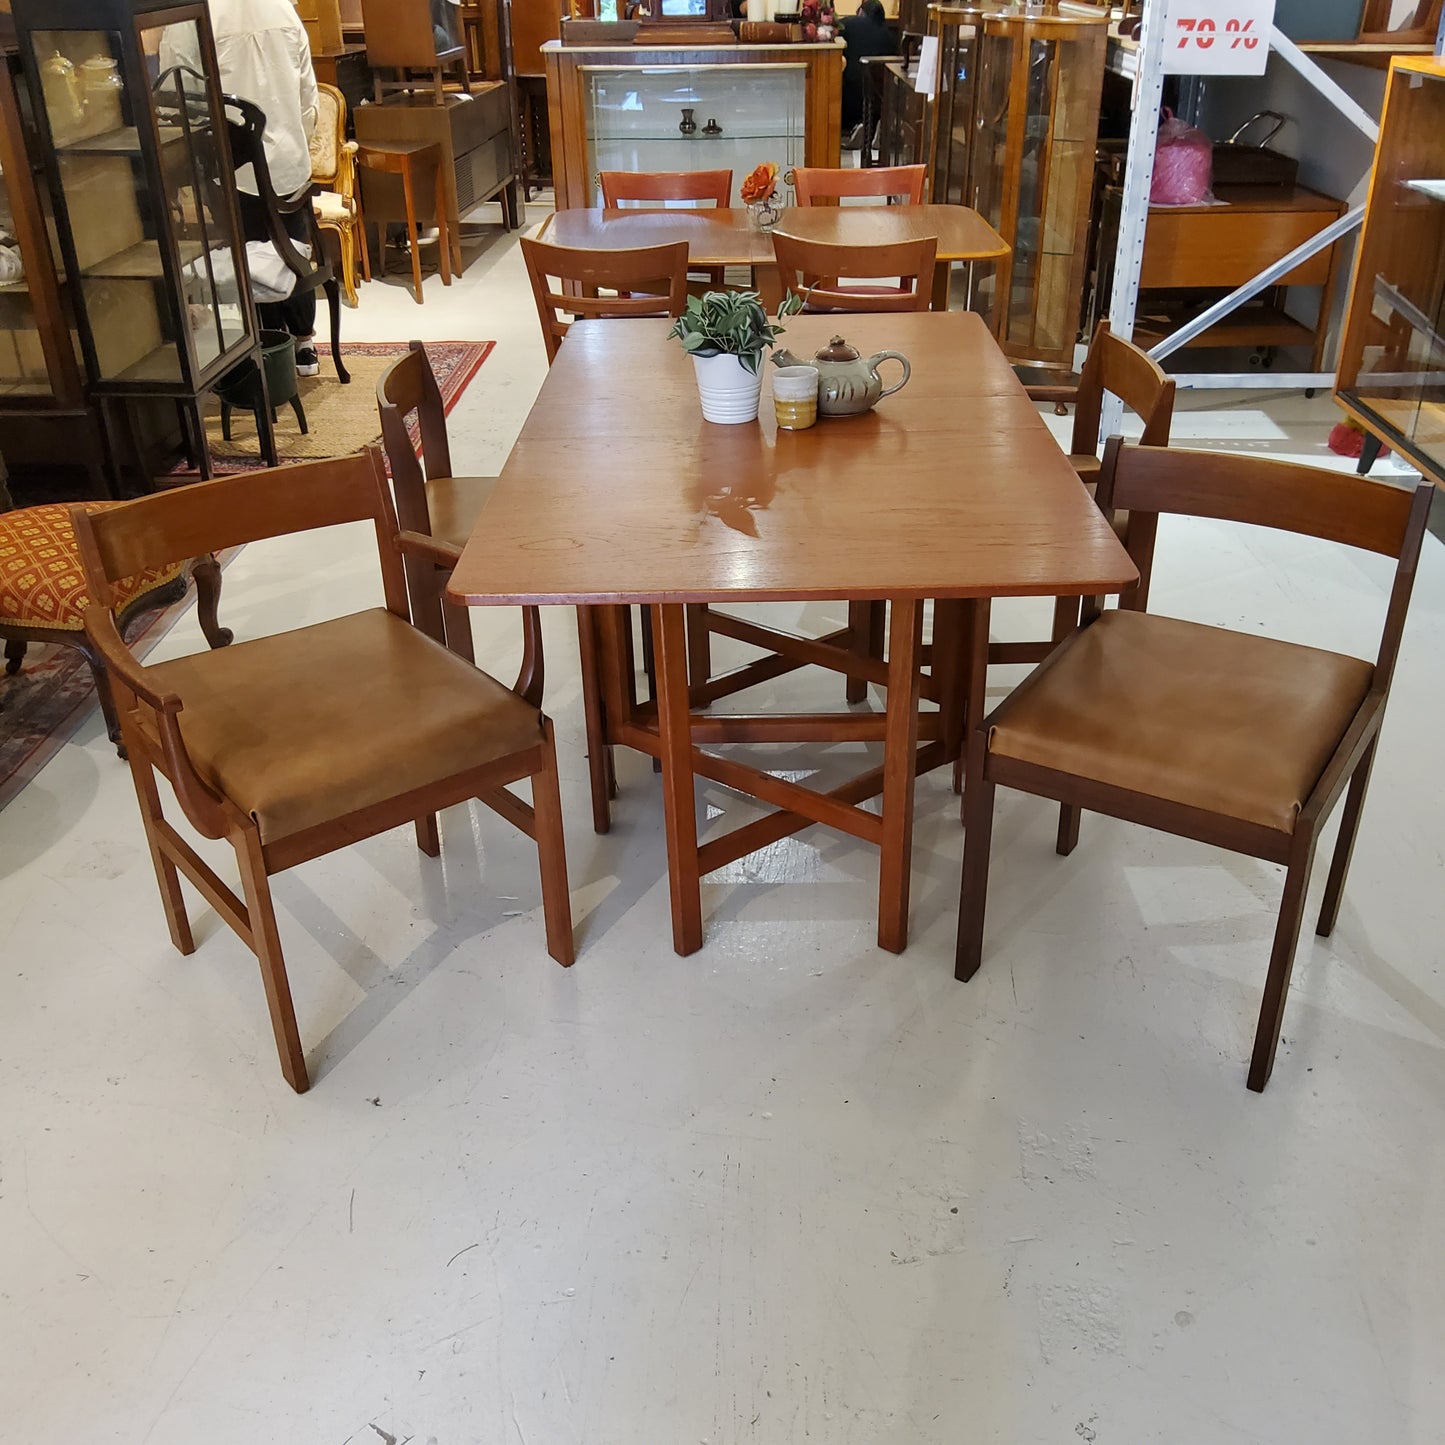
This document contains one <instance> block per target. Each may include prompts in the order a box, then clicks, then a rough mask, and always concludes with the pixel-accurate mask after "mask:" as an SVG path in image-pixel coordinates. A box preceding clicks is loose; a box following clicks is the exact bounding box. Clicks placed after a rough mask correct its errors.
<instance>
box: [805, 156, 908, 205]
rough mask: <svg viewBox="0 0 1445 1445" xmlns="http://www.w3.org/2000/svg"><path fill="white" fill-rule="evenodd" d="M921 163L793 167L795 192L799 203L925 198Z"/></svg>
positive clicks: (906, 200)
mask: <svg viewBox="0 0 1445 1445" xmlns="http://www.w3.org/2000/svg"><path fill="white" fill-rule="evenodd" d="M923 173H924V168H923V167H922V166H856V167H855V166H843V167H841V168H836V169H835V168H834V167H831V166H794V167H793V194H794V195H795V196H796V197H797V200H798V204H799V205H800V206H811V205H812V204H813V202H814V201H819V200H829V201H831V200H837V199H838V198H839V197H840V196H899V197H901V198H902V200H903V201H904V203H905V204H907V205H910V206H916V205H919V204H920V203H921V202H922V200H923Z"/></svg>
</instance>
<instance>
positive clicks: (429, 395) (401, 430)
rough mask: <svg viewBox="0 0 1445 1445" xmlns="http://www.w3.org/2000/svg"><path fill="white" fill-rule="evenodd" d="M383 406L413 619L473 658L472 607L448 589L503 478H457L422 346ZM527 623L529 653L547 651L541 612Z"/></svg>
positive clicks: (527, 613) (403, 362)
mask: <svg viewBox="0 0 1445 1445" xmlns="http://www.w3.org/2000/svg"><path fill="white" fill-rule="evenodd" d="M376 409H377V412H378V414H379V416H380V418H381V441H382V445H383V446H384V447H385V448H386V459H387V464H388V466H389V467H390V470H391V487H392V493H393V495H394V497H395V498H396V516H397V523H398V525H399V526H400V527H401V534H400V542H401V551H402V556H403V558H404V559H405V561H406V586H407V595H408V596H409V597H410V599H411V620H412V622H413V623H415V624H416V626H417V627H419V628H420V629H421V630H422V631H423V632H425V633H426V634H427V636H428V637H432V638H435V639H436V641H438V642H445V643H446V645H447V646H448V647H450V648H451V649H452V651H453V652H455V653H457V654H458V655H459V656H461V657H465V658H466V659H467V660H468V661H470V660H471V659H472V657H473V655H474V654H473V650H472V627H471V616H470V613H469V610H468V609H467V608H465V607H458V606H456V605H455V604H454V603H451V602H448V601H447V600H446V597H445V593H444V589H445V587H446V581H447V578H448V577H450V575H451V572H452V569H453V568H454V567H455V566H456V564H457V562H458V560H459V559H460V557H461V555H462V548H463V547H465V546H466V543H467V539H468V538H469V537H470V536H471V535H472V529H473V527H474V526H475V525H476V520H477V514H478V513H479V512H480V511H481V510H482V506H483V504H484V503H485V502H486V500H487V498H488V497H489V496H490V495H491V492H492V488H493V486H494V485H495V484H496V478H495V477H456V476H453V475H452V456H451V445H450V443H449V441H448V439H447V418H446V406H445V403H444V402H443V401H442V394H441V388H440V387H438V386H437V380H436V375H435V373H433V371H432V368H431V362H430V361H429V360H428V359H427V354H426V347H425V346H423V345H422V343H421V342H420V341H413V342H412V343H411V346H410V349H409V350H408V352H407V354H406V355H405V356H403V357H402V358H401V359H400V360H399V361H394V362H393V363H392V364H391V365H390V366H389V367H387V369H386V370H385V371H384V372H383V373H382V374H381V377H380V379H379V380H378V381H377V383H376ZM413 417H415V418H416V424H417V430H418V432H419V433H420V437H421V457H420V458H418V457H417V454H416V447H415V445H414V444H413V442H412V439H411V432H410V421H411V418H413ZM523 624H524V627H525V629H526V631H527V637H528V647H529V649H530V650H536V649H538V648H540V637H541V632H540V622H539V619H538V615H537V609H536V608H535V607H529V608H524V609H523Z"/></svg>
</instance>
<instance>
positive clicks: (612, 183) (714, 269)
mask: <svg viewBox="0 0 1445 1445" xmlns="http://www.w3.org/2000/svg"><path fill="white" fill-rule="evenodd" d="M597 184H598V187H599V188H600V189H601V191H602V204H603V205H604V206H607V207H610V208H613V209H615V208H617V207H619V206H620V205H621V204H622V202H623V201H711V202H712V203H713V205H714V206H716V207H718V208H719V209H721V210H726V209H727V208H728V207H729V206H731V205H732V195H733V173H732V171H730V170H721V171H599V172H598V173H597ZM695 274H696V275H697V277H698V278H699V279H698V280H697V281H695V282H694V283H692V285H691V286H690V287H689V288H688V289H689V291H691V292H696V293H697V294H698V295H701V294H702V293H703V292H704V291H720V290H722V289H723V287H724V286H726V285H727V275H726V270H725V268H724V267H722V266H699V267H696V268H695Z"/></svg>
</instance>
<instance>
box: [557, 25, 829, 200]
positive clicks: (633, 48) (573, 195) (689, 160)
mask: <svg viewBox="0 0 1445 1445" xmlns="http://www.w3.org/2000/svg"><path fill="white" fill-rule="evenodd" d="M597 28H598V30H600V31H610V30H613V29H617V30H619V31H620V30H621V29H622V27H620V26H610V25H600V24H599V25H598V26H597ZM542 55H543V60H544V62H545V64H546V67H547V105H548V110H549V113H550V118H551V141H552V177H553V184H554V186H555V188H556V194H557V209H558V210H559V211H563V210H567V209H568V208H569V207H574V206H596V205H600V204H601V197H600V192H599V189H598V184H597V173H598V172H599V171H603V170H644V171H665V170H717V169H723V168H727V167H730V168H731V169H732V172H733V181H734V185H741V184H742V181H743V178H744V177H745V176H746V175H747V173H748V172H749V171H750V170H752V169H753V167H754V166H756V165H759V164H761V163H762V162H764V161H776V162H777V163H778V168H779V172H780V173H782V172H785V171H786V170H787V169H788V168H789V167H790V166H795V165H805V166H836V165H837V164H838V160H839V154H840V145H839V141H840V137H839V126H840V124H841V117H842V103H843V101H842V85H843V44H842V42H841V41H832V40H830V41H820V42H817V43H814V44H804V43H798V44H786V43H779V44H771V45H768V44H757V45H753V44H748V45H742V44H738V43H736V42H733V43H728V44H722V43H704V44H696V45H685V44H680V43H674V44H665V45H664V44H658V45H654V44H652V43H650V41H649V40H648V38H647V36H646V35H645V34H644V33H643V32H642V31H640V30H639V31H638V33H637V37H636V39H635V40H632V41H627V42H623V43H619V44H611V43H598V44H590V43H588V44H582V43H576V44H574V43H569V42H566V41H562V42H557V41H553V42H550V43H548V44H546V45H544V46H543V47H542ZM735 203H736V198H735Z"/></svg>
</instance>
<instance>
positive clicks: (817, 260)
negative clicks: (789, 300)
mask: <svg viewBox="0 0 1445 1445" xmlns="http://www.w3.org/2000/svg"><path fill="white" fill-rule="evenodd" d="M773 254H774V255H775V256H776V257H777V258H778V282H779V284H780V285H781V287H782V289H783V292H784V294H786V293H787V292H789V291H795V292H797V293H798V294H799V295H801V296H802V297H803V299H804V302H805V307H806V309H807V310H809V311H927V310H928V308H929V304H930V303H931V301H932V299H933V266H934V261H935V260H936V259H937V255H938V238H937V237H936V236H923V237H921V238H920V239H919V240H916V241H898V242H895V243H894V244H893V245H889V246H835V245H833V244H832V243H831V242H828V241H805V240H803V239H802V238H801V237H799V236H789V235H785V234H784V233H783V232H781V231H775V232H774V233H773ZM840 276H896V277H898V286H897V287H889V288H881V287H866V286H841V285H839V283H838V278H839V277H840Z"/></svg>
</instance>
